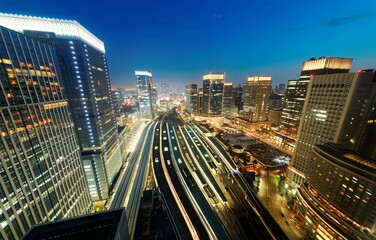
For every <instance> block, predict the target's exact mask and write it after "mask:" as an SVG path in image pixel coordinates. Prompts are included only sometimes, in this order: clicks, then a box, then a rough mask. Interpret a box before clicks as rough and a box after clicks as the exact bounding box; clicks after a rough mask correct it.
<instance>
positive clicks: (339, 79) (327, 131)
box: [290, 72, 376, 184]
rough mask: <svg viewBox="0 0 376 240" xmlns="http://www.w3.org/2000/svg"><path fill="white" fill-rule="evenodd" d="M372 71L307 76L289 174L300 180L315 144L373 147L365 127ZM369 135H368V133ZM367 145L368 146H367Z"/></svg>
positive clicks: (372, 101) (372, 96)
mask: <svg viewBox="0 0 376 240" xmlns="http://www.w3.org/2000/svg"><path fill="white" fill-rule="evenodd" d="M374 78H375V73H374V72H356V73H344V74H328V75H317V76H313V77H312V78H311V83H310V85H309V88H308V91H307V96H306V102H305V104H304V108H303V111H302V117H301V121H300V127H299V132H298V138H297V139H298V140H297V145H296V148H295V151H294V154H293V158H292V162H291V164H290V169H291V170H292V171H290V178H291V179H293V180H294V182H296V183H297V184H301V183H302V182H303V180H304V179H305V177H306V173H307V171H308V169H309V167H310V165H311V164H310V163H309V161H310V157H311V152H312V149H313V147H314V145H316V144H323V143H327V142H334V143H337V144H342V145H344V146H345V147H347V148H348V149H349V150H354V151H357V149H359V148H369V149H370V150H369V151H368V155H369V156H372V154H373V152H374V150H372V149H374V148H375V144H374V143H370V142H369V141H368V140H367V138H366V137H370V136H368V135H367V133H365V127H366V126H367V122H368V120H369V116H371V113H372V111H374V110H372V108H374V107H375V99H376V94H375V91H376V90H375V87H376V83H375V81H374ZM371 137H372V136H371ZM369 145H371V146H369Z"/></svg>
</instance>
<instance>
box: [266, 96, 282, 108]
mask: <svg viewBox="0 0 376 240" xmlns="http://www.w3.org/2000/svg"><path fill="white" fill-rule="evenodd" d="M269 109H270V110H272V109H282V96H281V95H278V94H275V93H272V94H270V96H269Z"/></svg>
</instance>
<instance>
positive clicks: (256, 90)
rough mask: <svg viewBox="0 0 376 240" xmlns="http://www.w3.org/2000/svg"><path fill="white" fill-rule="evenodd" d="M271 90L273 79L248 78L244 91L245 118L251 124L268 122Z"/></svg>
mask: <svg viewBox="0 0 376 240" xmlns="http://www.w3.org/2000/svg"><path fill="white" fill-rule="evenodd" d="M271 89H272V78H271V77H266V76H255V77H248V79H247V82H246V83H245V87H244V89H243V98H244V105H243V118H245V119H247V120H249V121H251V122H263V121H267V120H268V111H269V96H270V92H271Z"/></svg>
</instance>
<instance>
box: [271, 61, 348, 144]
mask: <svg viewBox="0 0 376 240" xmlns="http://www.w3.org/2000/svg"><path fill="white" fill-rule="evenodd" d="M351 64H352V59H351V58H333V57H324V58H318V59H315V58H311V59H309V60H308V61H305V62H304V63H303V65H302V70H301V74H300V78H299V79H298V80H289V81H288V83H287V89H286V94H285V99H284V103H283V111H282V124H281V128H280V131H279V132H277V133H276V134H277V135H276V136H277V138H278V139H277V140H278V141H279V142H281V145H282V146H283V147H284V148H286V149H288V150H290V151H293V150H294V149H295V145H296V138H297V134H298V129H299V123H300V118H301V116H302V111H303V106H304V102H305V99H306V94H307V89H308V86H309V83H310V79H311V77H312V76H317V75H324V74H336V73H348V72H349V70H350V68H351Z"/></svg>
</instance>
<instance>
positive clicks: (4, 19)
mask: <svg viewBox="0 0 376 240" xmlns="http://www.w3.org/2000/svg"><path fill="white" fill-rule="evenodd" d="M0 24H3V25H4V26H6V27H9V28H11V29H14V30H16V31H19V32H23V33H24V34H25V35H28V36H31V37H33V38H35V39H38V40H40V41H43V42H46V43H48V44H51V45H53V46H55V47H56V50H57V54H58V58H59V64H60V66H61V69H62V75H63V79H64V82H65V87H66V90H67V91H66V92H67V95H68V100H69V108H70V111H71V113H72V117H73V120H74V126H75V130H76V133H77V137H78V142H79V144H80V147H81V155H82V160H83V162H84V169H85V174H86V178H87V181H88V184H89V191H90V195H91V197H92V199H93V200H101V199H107V198H108V194H109V188H110V186H111V185H112V184H113V181H114V179H115V177H116V175H117V173H118V172H119V170H120V167H121V165H122V160H121V159H120V157H121V154H120V149H119V143H118V136H117V127H116V120H115V117H114V110H113V106H112V97H111V85H110V78H109V74H108V69H107V61H106V55H105V48H104V43H103V42H102V41H101V40H99V39H98V38H97V37H95V36H94V35H93V34H92V33H90V32H89V31H88V30H87V29H85V28H84V27H83V26H81V25H80V24H79V23H78V22H76V21H70V20H57V19H50V18H40V17H27V16H19V15H10V14H0Z"/></svg>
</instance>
